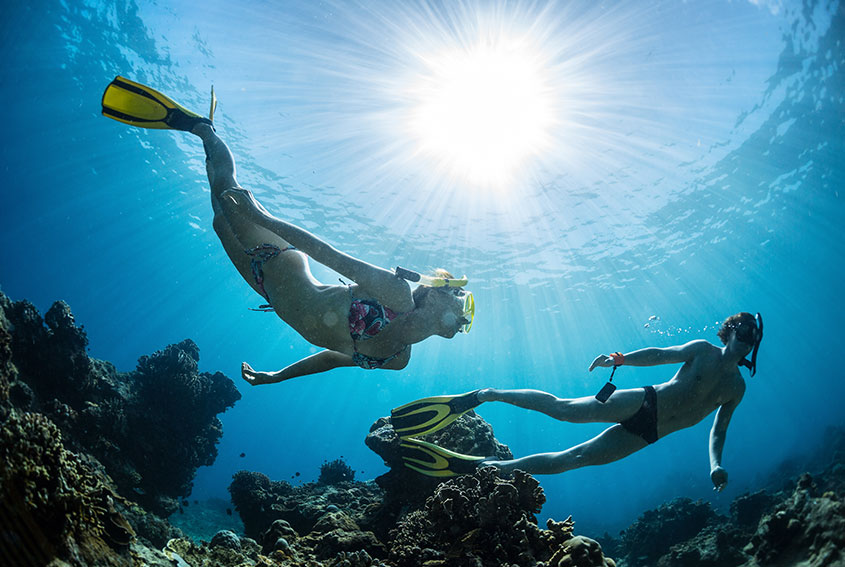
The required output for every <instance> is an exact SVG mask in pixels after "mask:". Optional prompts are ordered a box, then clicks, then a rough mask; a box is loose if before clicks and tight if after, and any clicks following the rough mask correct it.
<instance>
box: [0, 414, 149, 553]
mask: <svg viewBox="0 0 845 567" xmlns="http://www.w3.org/2000/svg"><path fill="white" fill-rule="evenodd" d="M0 495H2V501H3V516H4V521H5V523H6V524H8V526H7V529H11V530H14V531H13V532H12V533H13V534H14V535H13V536H10V537H7V538H4V539H3V545H4V546H8V547H9V549H4V550H3V552H4V553H7V554H8V556H9V557H23V558H29V559H34V560H36V562H37V561H39V559H46V558H49V557H52V556H53V555H59V556H61V555H63V554H65V553H67V551H68V550H69V548H70V547H71V546H72V541H71V540H72V538H77V539H98V540H101V541H105V542H107V543H108V544H109V545H110V546H111V547H112V548H115V549H120V548H125V547H127V546H128V545H129V542H130V541H131V539H132V537H133V536H134V534H133V533H132V529H131V528H130V527H129V526H128V524H127V523H126V521H125V520H124V519H123V518H122V517H121V516H120V514H118V513H117V512H116V511H115V509H114V507H113V500H112V498H113V493H112V491H111V489H110V488H109V487H108V486H107V485H106V484H105V481H104V479H102V478H101V477H100V476H98V475H97V474H96V472H95V471H94V470H93V469H92V468H91V467H90V466H88V465H87V464H86V463H85V462H84V461H83V460H82V459H81V458H80V457H78V456H77V455H75V454H73V453H70V452H68V451H66V450H65V449H64V447H63V446H62V438H61V434H60V432H59V429H58V427H57V426H56V425H55V424H54V423H53V422H52V421H50V420H49V419H47V418H46V417H45V416H44V415H42V414H38V413H28V412H27V413H20V412H17V411H13V412H12V413H11V414H10V415H9V418H8V419H7V420H6V421H5V422H4V423H3V425H2V428H0ZM103 547H106V546H105V545H103Z"/></svg>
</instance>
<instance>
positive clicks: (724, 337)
mask: <svg viewBox="0 0 845 567" xmlns="http://www.w3.org/2000/svg"><path fill="white" fill-rule="evenodd" d="M740 323H742V324H743V325H749V324H750V325H754V326H755V327H756V326H757V320H756V319H755V318H754V315H752V314H751V313H747V312H745V311H740V312H739V313H737V314H736V315H731V316H730V317H728V318H727V319H725V322H724V323H722V327H721V328H720V329H719V332H718V333H717V334H718V335H719V340H721V341H722V344H723V345H726V344H728V339H730V338H731V331H733V330H734V329H736V328H737V327H738V326H739V324H740Z"/></svg>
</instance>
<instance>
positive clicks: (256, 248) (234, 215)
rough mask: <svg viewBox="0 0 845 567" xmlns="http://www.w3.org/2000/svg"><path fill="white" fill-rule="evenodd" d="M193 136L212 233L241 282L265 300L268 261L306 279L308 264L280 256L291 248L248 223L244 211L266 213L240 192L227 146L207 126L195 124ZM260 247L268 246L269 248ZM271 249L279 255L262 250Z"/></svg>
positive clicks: (296, 257)
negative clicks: (200, 155)
mask: <svg viewBox="0 0 845 567" xmlns="http://www.w3.org/2000/svg"><path fill="white" fill-rule="evenodd" d="M193 133H194V134H196V135H197V136H199V137H200V139H202V142H203V148H204V149H205V155H206V162H205V163H206V171H207V173H208V182H209V185H210V187H211V206H212V209H213V210H214V223H213V226H214V231H215V232H216V233H217V236H218V238H220V242H221V243H222V244H223V249H224V250H225V251H226V254H227V255H228V256H229V259H230V260H231V261H232V263H233V264H234V265H235V268H237V270H238V272H239V273H240V274H241V276H242V277H243V278H244V280H246V282H247V283H248V284H249V285H250V286H251V287H252V288H253V289H254V290H255V291H256V292H257V293H259V294H260V295H262V296H264V297H266V293H265V290H264V289H263V283H262V282H263V279H262V278H263V276H264V264H265V263H268V262H272V263H273V264H272V265H273V266H274V267H280V266H277V265H279V264H282V265H283V266H284V267H283V268H282V270H283V272H285V273H286V274H288V275H299V276H305V277H306V279H308V278H310V271H309V269H308V263H307V260H306V259H305V257H304V256H303V255H302V254H296V253H288V254H286V253H283V252H282V251H285V250H287V251H290V248H291V245H290V244H289V243H288V242H287V241H285V240H284V239H282V238H281V237H279V236H278V235H277V234H275V233H273V232H271V231H269V230H266V229H264V228H261V227H259V226H257V225H255V224H254V223H253V222H251V221H250V220H249V218H248V217H249V214H245V213H247V212H248V211H247V210H246V209H248V208H254V209H256V210H257V211H259V212H260V213H262V214H267V212H266V210H265V209H264V207H262V206H261V204H260V203H258V201H256V200H255V199H254V198H252V195H251V194H250V193H249V192H247V191H245V190H243V189H240V186H239V185H238V181H237V179H236V178H235V160H234V157H233V156H232V152H231V151H230V150H229V148H228V146H226V144H225V143H224V142H223V140H221V139H220V138H219V137H218V136H217V133H216V132H214V130H213V129H212V128H211V126H209V125H208V124H203V123H201V124H197V125H196V126H195V127H194V129H193ZM231 189H240V191H239V192H238V195H239V196H240V195H241V194H246V195H249V199H246V198H243V199H241V198H238V199H234V198H232V197H228V196H227V195H226V194H225V193H226V191H229V190H231ZM264 245H270V248H268V247H265V246H264ZM273 248H275V249H278V250H279V252H278V253H275V254H272V253H271V254H267V253H266V250H272V249H273ZM268 256H269V257H268ZM262 258H266V259H262Z"/></svg>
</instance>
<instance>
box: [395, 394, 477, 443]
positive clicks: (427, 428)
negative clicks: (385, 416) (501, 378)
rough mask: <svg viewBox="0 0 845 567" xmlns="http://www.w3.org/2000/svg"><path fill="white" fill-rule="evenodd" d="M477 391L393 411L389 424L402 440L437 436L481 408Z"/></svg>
mask: <svg viewBox="0 0 845 567" xmlns="http://www.w3.org/2000/svg"><path fill="white" fill-rule="evenodd" d="M479 405H481V402H480V401H478V390H473V391H472V392H466V393H465V394H458V395H456V396H432V397H430V398H423V399H421V400H416V401H414V402H410V403H407V404H405V405H404V406H400V407H398V408H393V409H392V410H391V411H390V422H391V423H392V424H393V430H394V431H395V432H396V434H397V435H399V437H400V438H405V437H416V436H418V435H427V434H429V433H434V432H435V431H439V430H441V429H443V428H444V427H446V426H447V425H450V424H451V423H452V422H454V421H455V420H456V419H458V418H459V417H461V416H462V415H463V414H465V413H466V412H468V411H469V410H471V409H473V408H476V407H478V406H479Z"/></svg>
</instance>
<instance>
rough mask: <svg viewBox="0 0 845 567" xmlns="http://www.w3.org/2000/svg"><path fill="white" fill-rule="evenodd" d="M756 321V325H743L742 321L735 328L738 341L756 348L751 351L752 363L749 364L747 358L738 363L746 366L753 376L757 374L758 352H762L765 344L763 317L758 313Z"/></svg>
mask: <svg viewBox="0 0 845 567" xmlns="http://www.w3.org/2000/svg"><path fill="white" fill-rule="evenodd" d="M754 319H755V321H756V325H743V324H742V321H740V322H739V323H737V324H736V326H734V332H735V333H736V340H738V341H740V342H743V343H745V344H747V345H750V346H753V347H754V350H753V351H751V362H748V359H747V358H743V359H742V360H740V361H739V362H738V364H739V365H740V366H744V367H746V368H747V369H749V370H750V371H751V376H754V374H756V373H757V351H758V350H760V343H761V342H763V316H762V315H760V314H759V313H757V315H756V316H755V318H754Z"/></svg>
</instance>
